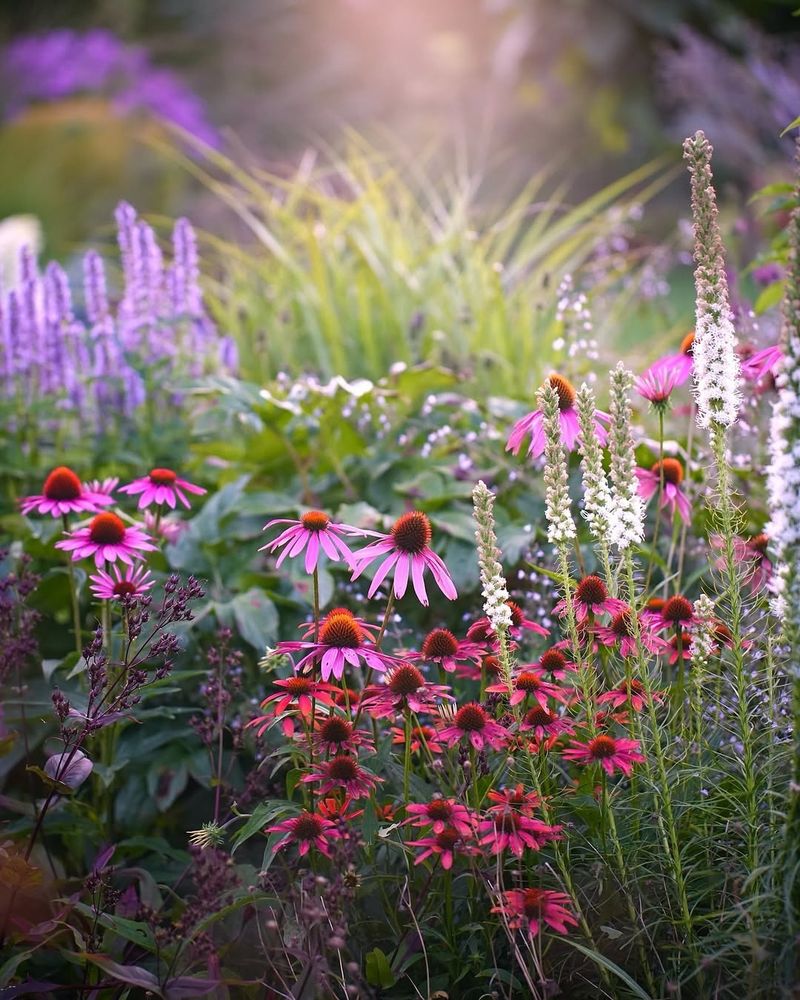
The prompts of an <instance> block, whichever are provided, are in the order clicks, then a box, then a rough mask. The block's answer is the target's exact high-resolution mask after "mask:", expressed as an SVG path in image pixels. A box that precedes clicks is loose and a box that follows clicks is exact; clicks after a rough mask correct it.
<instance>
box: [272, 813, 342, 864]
mask: <svg viewBox="0 0 800 1000" xmlns="http://www.w3.org/2000/svg"><path fill="white" fill-rule="evenodd" d="M266 832H267V833H285V834H286V836H285V837H283V838H282V839H281V840H280V841H279V842H278V844H277V848H276V849H277V850H280V849H282V848H284V847H288V846H289V845H290V844H296V845H297V847H298V853H299V855H300V857H301V858H302V857H303V856H304V855H306V854H308V852H309V851H310V850H311V848H312V847H315V848H316V849H317V850H318V851H319V852H320V854H324V855H325V856H326V857H330V856H331V850H330V841H331V839H336V838H340V837H341V832H340V831H339V830H338V829H337V826H336V824H335V823H334V822H333V821H332V820H330V819H327V818H326V817H325V816H323V815H322V814H321V813H319V812H313V813H312V812H301V813H300V815H299V816H293V817H292V818H291V819H285V820H283V822H282V823H276V824H275V825H274V826H270V827H267V831H266Z"/></svg>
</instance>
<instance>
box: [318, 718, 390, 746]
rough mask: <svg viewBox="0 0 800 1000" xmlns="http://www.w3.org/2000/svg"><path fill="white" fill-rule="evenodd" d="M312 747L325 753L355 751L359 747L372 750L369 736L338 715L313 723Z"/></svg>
mask: <svg viewBox="0 0 800 1000" xmlns="http://www.w3.org/2000/svg"><path fill="white" fill-rule="evenodd" d="M313 739H314V748H315V749H316V750H318V751H321V752H322V753H326V754H338V753H344V752H349V753H355V752H357V750H358V748H359V747H363V748H364V749H365V750H368V751H372V750H374V749H375V748H374V745H373V743H372V739H371V737H369V736H367V734H366V733H365V732H363V731H362V730H361V729H356V727H355V726H354V725H353V723H352V722H350V721H349V720H348V719H344V718H342V716H340V715H329V716H327V717H326V718H324V719H317V720H316V722H315V724H314V737H313Z"/></svg>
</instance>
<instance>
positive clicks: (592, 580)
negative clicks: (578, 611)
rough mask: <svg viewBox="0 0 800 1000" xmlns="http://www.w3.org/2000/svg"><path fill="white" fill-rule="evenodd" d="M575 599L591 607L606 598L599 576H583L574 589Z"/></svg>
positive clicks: (604, 587)
mask: <svg viewBox="0 0 800 1000" xmlns="http://www.w3.org/2000/svg"><path fill="white" fill-rule="evenodd" d="M575 597H576V598H577V599H578V600H579V601H580V602H581V603H582V604H588V605H589V606H590V607H593V606H594V605H595V604H602V603H603V601H605V600H606V599H607V598H608V591H607V590H606V585H605V584H604V583H603V581H602V580H601V579H600V577H599V576H585V577H584V578H583V579H582V580H581V582H580V583H579V584H578V586H577V587H576V588H575Z"/></svg>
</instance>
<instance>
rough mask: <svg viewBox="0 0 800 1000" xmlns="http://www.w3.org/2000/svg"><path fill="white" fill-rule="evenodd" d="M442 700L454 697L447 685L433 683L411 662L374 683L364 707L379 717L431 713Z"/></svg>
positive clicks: (366, 692)
mask: <svg viewBox="0 0 800 1000" xmlns="http://www.w3.org/2000/svg"><path fill="white" fill-rule="evenodd" d="M439 699H447V700H449V701H453V700H454V699H453V696H452V695H451V694H450V690H449V688H447V687H446V686H445V685H444V684H429V683H428V682H427V681H426V680H425V678H424V677H423V675H422V673H421V671H419V670H417V668H416V667H415V666H413V665H412V664H410V663H403V664H401V665H400V666H397V667H392V669H391V670H389V671H388V672H387V673H386V675H385V684H381V685H374V686H372V687H370V688H368V689H367V690H366V691H365V692H364V693H363V695H362V702H363V704H364V708H365V709H366V710H367V712H369V714H370V715H371V716H373V718H375V719H382V718H388V717H394V716H395V715H397V713H398V712H405V711H410V712H414V713H416V714H419V713H420V712H431V711H434V710H435V709H436V706H437V704H438V701H439Z"/></svg>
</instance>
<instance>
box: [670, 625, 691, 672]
mask: <svg viewBox="0 0 800 1000" xmlns="http://www.w3.org/2000/svg"><path fill="white" fill-rule="evenodd" d="M667 648H668V649H669V657H668V662H669V663H671V664H673V665H674V664H676V663H677V662H678V660H681V659H683V660H691V658H692V633H691V632H676V633H675V635H673V636H672V637H671V638H670V639H669V641H668V642H667Z"/></svg>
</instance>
